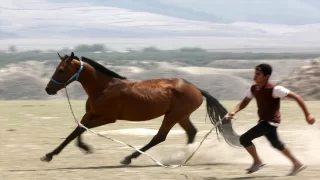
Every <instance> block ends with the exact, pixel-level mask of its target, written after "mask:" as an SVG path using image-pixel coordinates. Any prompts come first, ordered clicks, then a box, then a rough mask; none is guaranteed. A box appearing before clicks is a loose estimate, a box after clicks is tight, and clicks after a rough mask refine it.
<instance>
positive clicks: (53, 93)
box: [45, 87, 57, 95]
mask: <svg viewBox="0 0 320 180" xmlns="http://www.w3.org/2000/svg"><path fill="white" fill-rule="evenodd" d="M45 90H46V92H47V94H49V95H55V94H57V91H54V90H52V89H51V88H49V87H46V89H45Z"/></svg>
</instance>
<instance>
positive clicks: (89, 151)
mask: <svg viewBox="0 0 320 180" xmlns="http://www.w3.org/2000/svg"><path fill="white" fill-rule="evenodd" d="M85 154H93V151H92V150H91V149H90V150H88V151H85Z"/></svg>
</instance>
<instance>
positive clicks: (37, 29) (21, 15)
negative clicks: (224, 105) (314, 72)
mask: <svg viewBox="0 0 320 180" xmlns="http://www.w3.org/2000/svg"><path fill="white" fill-rule="evenodd" d="M319 32H320V0H92V1H87V0H1V3H0V40H1V39H13V40H15V39H17V38H38V39H39V38H60V39H66V38H70V39H72V38H96V39H97V38H162V37H167V38H170V37H206V36H207V37H219V38H220V37H224V38H235V39H236V38H268V39H272V38H274V39H276V38H278V41H280V40H281V41H282V42H286V43H288V42H289V41H290V42H292V38H294V39H296V40H297V42H296V43H309V40H314V41H316V40H318V39H319V38H320V34H319ZM1 42H3V41H1ZM1 42H0V43H1ZM1 45H2V46H4V45H3V44H0V46H1Z"/></svg>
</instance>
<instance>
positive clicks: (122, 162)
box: [120, 158, 131, 165]
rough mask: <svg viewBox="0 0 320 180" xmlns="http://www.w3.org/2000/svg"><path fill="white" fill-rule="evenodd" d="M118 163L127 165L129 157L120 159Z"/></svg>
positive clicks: (129, 161)
mask: <svg viewBox="0 0 320 180" xmlns="http://www.w3.org/2000/svg"><path fill="white" fill-rule="evenodd" d="M120 163H121V164H123V165H129V164H130V163H131V159H128V158H124V159H123V160H122V161H120Z"/></svg>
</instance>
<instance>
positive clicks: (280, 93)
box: [272, 85, 290, 98]
mask: <svg viewBox="0 0 320 180" xmlns="http://www.w3.org/2000/svg"><path fill="white" fill-rule="evenodd" d="M289 93H290V90H289V89H287V88H285V87H283V86H279V85H278V86H276V87H274V88H273V92H272V96H273V97H274V98H283V97H285V96H287V95H288V94H289Z"/></svg>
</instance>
